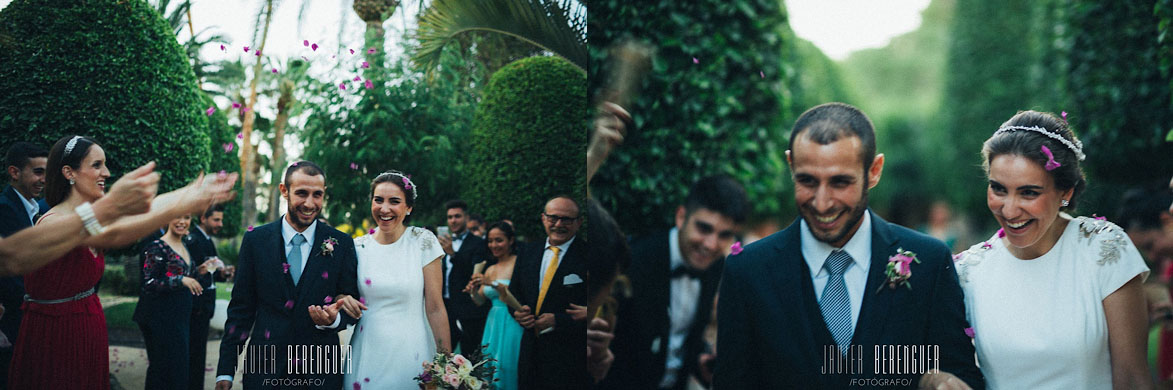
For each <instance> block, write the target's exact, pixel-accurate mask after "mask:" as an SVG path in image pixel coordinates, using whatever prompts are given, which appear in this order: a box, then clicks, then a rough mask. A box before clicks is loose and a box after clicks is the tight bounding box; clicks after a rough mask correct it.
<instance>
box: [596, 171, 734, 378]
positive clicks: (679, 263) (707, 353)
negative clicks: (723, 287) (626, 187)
mask: <svg viewBox="0 0 1173 390" xmlns="http://www.w3.org/2000/svg"><path fill="white" fill-rule="evenodd" d="M748 214H749V200H748V199H746V194H745V189H743V188H742V187H741V184H738V183H737V182H736V181H734V180H733V179H732V178H729V177H727V176H710V177H706V178H703V179H701V180H700V181H697V182H696V184H694V185H693V186H692V189H690V190H689V193H688V197H687V198H686V199H685V201H684V204H683V205H681V206H679V207H677V208H676V227H675V228H672V229H671V230H668V231H664V232H660V233H657V234H653V235H652V236H649V237H645V238H643V239H639V240H636V241H634V242H633V243H632V245H631V248H632V249H631V258H632V264H631V267H630V268H629V269H628V271H627V277H628V280H630V282H631V292H632V294H631V297H630V298H625V297H619V312H618V316H617V321H616V327H615V339H614V340H613V341H612V343H611V345H612V353H614V355H615V362H614V363H613V364H612V369H611V372H610V374H609V375H608V377H607V378H606V379H605V380H604V381H603V382H602V383H600V384H599V387H600V388H606V389H678V390H680V389H684V388H686V387H687V385H688V378H689V377H690V376H695V377H696V378H697V379H699V380H700V381H701V383H703V384H708V383H709V382H711V381H712V371H711V369H710V367H706V364H704V363H705V362H708V361H710V360H712V359H713V355H712V351H711V349H712V348H711V347H709V346H708V343H706V342H705V340H704V331H705V327H706V326H708V324H709V321H710V319H711V318H712V311H713V296H714V295H716V293H717V285H718V282H720V281H721V269H722V259H723V258H724V257H725V255H726V254H727V251H728V250H729V247H730V245H732V244H733V240H734V238H735V235H736V234H738V233H739V231H740V230H741V224H742V223H744V222H745V219H746V217H747V216H748ZM702 360H703V361H702Z"/></svg>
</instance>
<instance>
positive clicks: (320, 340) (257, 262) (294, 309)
mask: <svg viewBox="0 0 1173 390" xmlns="http://www.w3.org/2000/svg"><path fill="white" fill-rule="evenodd" d="M316 229H317V230H316V232H315V234H314V237H313V241H312V242H313V245H312V246H311V247H310V251H311V252H310V256H309V259H308V260H307V262H306V265H305V270H304V271H303V272H302V274H301V280H300V281H299V282H298V284H297V285H296V286H295V285H294V284H293V276H292V274H291V273H287V272H285V271H284V269H283V267H282V264H284V263H285V262H286V261H285V243H284V240H283V239H282V237H281V221H276V222H272V223H269V224H266V225H264V226H261V227H258V228H256V229H253V231H251V232H248V233H246V234H245V235H244V240H243V241H242V242H241V244H240V257H239V259H238V260H237V266H236V283H235V285H234V286H233V289H232V301H231V302H229V304H228V321H227V322H226V323H225V324H224V325H225V334H224V337H223V339H222V340H221V341H220V361H219V367H218V368H217V370H216V376H220V375H234V374H235V372H236V359H237V354H238V351H237V347H238V346H243V345H244V342H245V340H246V339H249V338H251V341H250V342H249V344H250V345H252V346H262V347H265V348H266V349H267V348H270V347H272V350H274V351H275V352H276V356H275V359H274V358H273V357H272V356H262V355H260V354H258V355H257V359H258V360H259V364H258V366H259V367H261V368H258V369H255V370H253V369H252V368H251V367H250V365H249V363H250V359H251V357H250V356H248V355H246V356H245V360H244V368H245V373H244V378H243V380H241V378H233V380H234V381H237V382H238V383H240V382H243V384H244V388H246V389H251V388H262V381H263V380H264V379H280V378H294V379H306V378H309V379H311V380H312V379H321V380H322V381H323V382H322V383H321V384H322V388H332V389H337V388H341V386H342V374H341V373H338V374H290V373H288V372H287V370H286V368H287V366H288V364H289V361H290V360H292V359H293V357H290V356H287V354H286V350H287V347H289V346H294V347H297V348H301V346H309V347H308V348H310V349H311V351H312V348H313V347H314V346H338V345H339V342H338V331H340V330H342V329H345V328H346V326H347V325H351V324H354V323H355V322H356V320H355V319H353V318H351V317H349V316H347V315H346V314H345V313H343V312H339V313H338V315H340V316H342V322H341V325H339V326H338V327H337V328H335V329H326V330H319V329H317V328H316V327H315V326H314V322H313V320H311V319H310V316H309V311H308V309H307V308H308V307H309V306H310V305H323V304H326V302H325V298H326V297H331V299H333V297H335V296H337V295H338V294H348V295H350V296H353V297H355V298H356V299H357V298H358V296H359V295H358V283H357V282H356V278H357V271H358V269H357V264H358V263H357V262H356V254H355V252H354V240H352V239H351V238H350V236H347V235H346V234H344V233H342V232H339V231H338V230H336V229H334V228H333V227H330V226H328V225H326V224H321V223H319V224H318V226H317V228H316ZM327 237H332V238H334V239H335V240H337V241H338V245H336V246H335V247H334V251H333V252H332V253H331V254H329V255H326V254H324V253H323V251H322V243H323V242H324V241H325V239H326V238H327ZM323 273H326V274H323ZM323 276H326V277H325V278H323ZM249 352H252V351H249ZM299 359H301V360H305V359H306V357H304V356H302V357H300V358H299ZM267 362H274V363H276V367H275V371H274V370H273V369H265V368H264V365H265V364H267ZM310 363H311V365H312V364H316V362H315V361H310ZM312 383H315V386H317V385H318V384H317V382H312Z"/></svg>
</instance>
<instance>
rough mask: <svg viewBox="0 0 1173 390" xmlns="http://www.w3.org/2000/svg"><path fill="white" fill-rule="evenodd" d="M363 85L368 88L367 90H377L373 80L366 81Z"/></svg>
mask: <svg viewBox="0 0 1173 390" xmlns="http://www.w3.org/2000/svg"><path fill="white" fill-rule="evenodd" d="M362 85H364V86H366V87H367V89H372V88H375V83H372V82H371V80H367V81H364V82H363V83H362Z"/></svg>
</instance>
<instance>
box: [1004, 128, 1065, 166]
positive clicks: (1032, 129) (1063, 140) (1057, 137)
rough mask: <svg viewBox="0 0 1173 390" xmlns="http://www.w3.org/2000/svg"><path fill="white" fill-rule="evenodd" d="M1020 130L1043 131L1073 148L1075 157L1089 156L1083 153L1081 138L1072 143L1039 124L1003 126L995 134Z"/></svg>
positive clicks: (1042, 132) (1043, 133)
mask: <svg viewBox="0 0 1173 390" xmlns="http://www.w3.org/2000/svg"><path fill="white" fill-rule="evenodd" d="M1020 130H1021V131H1033V132H1037V133H1041V134H1042V135H1045V136H1048V137H1051V138H1053V139H1055V140H1056V141H1059V142H1060V143H1062V144H1063V145H1064V146H1067V149H1071V151H1072V152H1075V158H1078V159H1079V161H1083V159H1084V158H1086V157H1087V156H1085V155H1084V154H1083V143H1082V142H1079V140H1075V142H1074V143H1072V142H1071V141H1068V140H1067V139H1066V138H1063V136H1061V135H1059V134H1056V133H1054V132H1051V131H1050V130H1047V129H1044V128H1042V127H1039V126H1030V127H1026V126H1003V127H1001V128H999V129H998V131H995V132H994V135H993V136H994V137H997V136H998V134H1002V133H1009V132H1012V131H1020Z"/></svg>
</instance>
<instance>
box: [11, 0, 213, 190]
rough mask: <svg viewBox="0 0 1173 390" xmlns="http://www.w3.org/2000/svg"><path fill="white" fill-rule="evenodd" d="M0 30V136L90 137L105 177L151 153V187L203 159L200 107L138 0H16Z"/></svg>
mask: <svg viewBox="0 0 1173 390" xmlns="http://www.w3.org/2000/svg"><path fill="white" fill-rule="evenodd" d="M0 35H2V36H4V37H5V39H0V90H2V91H4V93H0V129H2V131H0V145H10V144H12V142H15V141H21V140H26V141H34V142H38V143H41V144H43V145H46V146H51V145H52V143H53V142H55V141H56V140H57V139H58V138H60V137H62V136H65V135H69V134H81V135H87V136H92V137H93V138H94V139H96V140H97V141H98V143H99V144H101V145H102V146H103V149H105V152H106V156H107V160H108V161H107V164H108V166H109V167H110V171H111V173H113V174H114V175H115V176H120V175H121V174H122V173H124V172H127V171H129V170H131V169H134V168H136V167H138V166H139V165H142V164H145V163H147V162H148V161H156V162H158V169H157V170H158V171H159V172H160V174H161V176H162V181H161V182H160V192H162V191H166V190H170V189H174V188H178V187H180V186H182V185H183V184H185V183H187V182H188V181H190V180H191V179H193V178H194V177H195V176H196V174H198V173H199V172H200V171H201V170H205V169H207V168H208V160H209V138H208V118H207V115H206V113H205V111H204V110H206V109H207V107H208V106H207V105H205V103H204V101H203V98H202V96H201V94H200V93H199V91H198V89H197V87H196V81H195V76H194V74H193V73H192V69H191V65H190V64H189V63H188V59H187V56H186V55H185V54H184V52H183V49H182V48H181V47H180V46H179V44H178V43H177V42H176V41H175V37H174V35H172V33H171V30H170V27H168V25H167V23H166V22H165V21H164V20H163V19H162V17H160V16H159V14H158V13H157V12H155V10H153V9H152V8H150V6H148V5H147V4H146V3H145V2H142V1H116V0H94V1H86V2H66V3H61V2H56V1H49V0H16V1H13V2H12V3H11V4H9V5H8V6H7V7H5V8H4V9H3V11H0Z"/></svg>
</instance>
